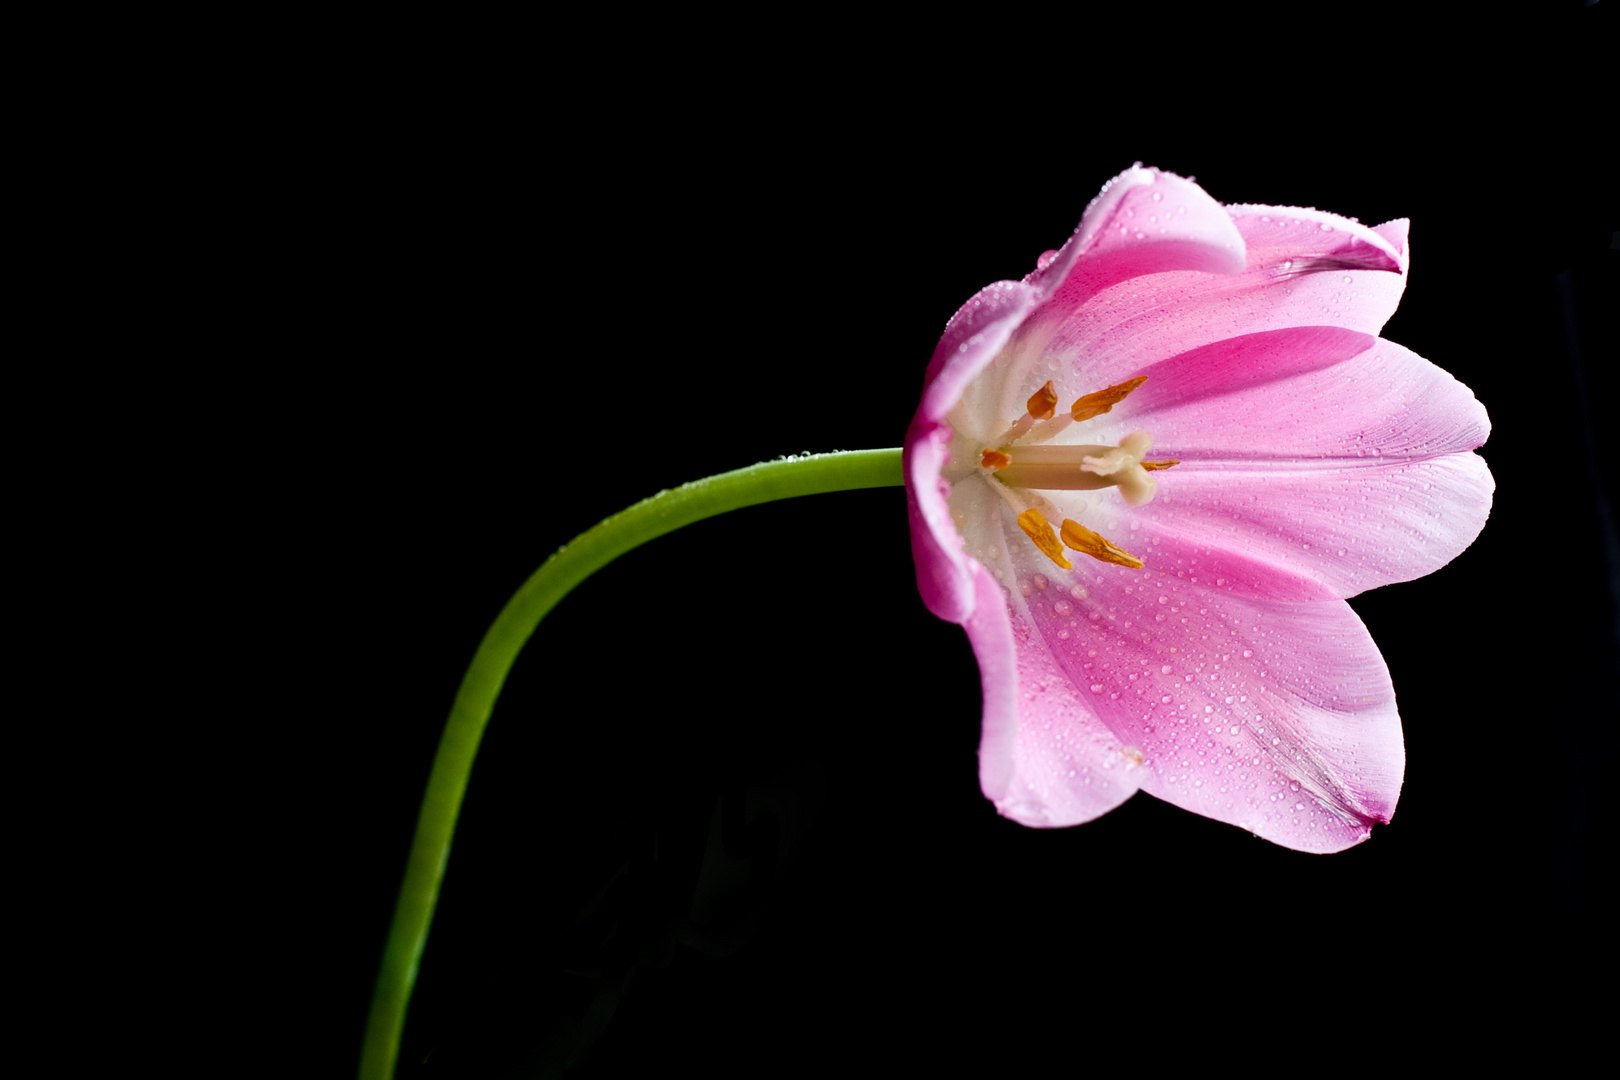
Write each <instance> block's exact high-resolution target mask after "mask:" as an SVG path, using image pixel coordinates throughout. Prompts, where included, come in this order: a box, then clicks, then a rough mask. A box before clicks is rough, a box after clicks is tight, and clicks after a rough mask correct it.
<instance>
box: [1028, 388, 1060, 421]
mask: <svg viewBox="0 0 1620 1080" xmlns="http://www.w3.org/2000/svg"><path fill="white" fill-rule="evenodd" d="M1057 401H1058V396H1057V391H1056V390H1053V389H1052V380H1051V379H1047V380H1046V385H1045V386H1043V387H1041V388H1040V389H1039V390H1037V391H1035V392H1034V393H1033V394H1031V395H1029V400H1028V401H1026V402H1025V403H1024V407H1025V408H1026V409H1028V410H1029V415H1031V416H1033V417H1034V418H1035V419H1037V420H1050V419H1052V414H1053V413H1054V412H1056V411H1057Z"/></svg>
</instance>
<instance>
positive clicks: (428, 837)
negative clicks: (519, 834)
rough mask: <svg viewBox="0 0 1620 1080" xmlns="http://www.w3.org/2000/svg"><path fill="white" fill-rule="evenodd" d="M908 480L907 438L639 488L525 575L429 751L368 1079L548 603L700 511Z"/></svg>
mask: <svg viewBox="0 0 1620 1080" xmlns="http://www.w3.org/2000/svg"><path fill="white" fill-rule="evenodd" d="M902 483H904V481H903V479H902V478H901V474H900V451H899V449H890V450H854V451H843V452H839V453H833V454H815V455H810V456H806V457H798V458H786V459H784V460H782V461H767V462H764V463H762V464H759V465H751V466H749V467H748V468H746V469H737V470H736V471H734V472H728V473H721V474H720V475H719V476H711V477H709V478H708V479H705V480H694V481H693V482H692V483H690V484H682V485H681V486H680V487H678V488H675V489H674V490H672V491H661V492H659V493H658V494H657V495H654V496H653V497H652V498H650V499H643V500H642V501H641V502H638V503H636V504H635V505H634V506H632V507H630V508H629V509H628V510H622V511H620V512H619V513H617V514H614V515H613V516H612V517H610V518H608V519H607V520H606V521H603V522H602V523H601V524H599V525H597V526H596V527H595V528H593V529H590V530H588V531H587V532H585V533H582V534H581V535H580V536H578V537H576V538H575V539H574V541H573V542H572V543H570V544H568V545H567V546H565V547H563V548H562V549H561V550H560V551H558V552H557V553H556V554H555V555H553V556H552V557H551V558H549V559H547V560H546V561H545V563H544V565H542V566H541V567H540V569H538V570H536V571H535V572H534V574H533V576H531V577H530V578H529V580H528V581H526V582H524V583H523V587H522V588H521V589H519V590H518V591H517V593H516V594H515V595H514V596H513V597H512V599H510V600H508V601H507V603H506V607H504V608H502V609H501V613H500V615H498V616H496V618H495V622H494V624H493V625H492V626H491V627H490V628H489V632H488V633H486V634H485V635H484V640H483V642H482V643H480V644H479V646H478V652H477V653H475V654H474V655H473V659H472V664H471V665H470V666H469V667H468V668H467V674H466V675H465V676H464V677H463V678H462V680H461V689H460V690H458V691H457V692H456V700H455V703H454V704H452V705H451V706H450V719H449V721H448V722H447V723H446V724H445V728H444V735H443V736H442V737H441V738H440V740H439V750H438V753H437V754H436V755H435V756H434V758H433V771H432V773H431V774H430V775H429V776H428V784H427V792H426V793H425V794H424V795H423V796H422V812H421V814H420V815H419V816H418V817H417V819H416V837H415V839H414V840H412V842H411V854H410V859H409V860H408V861H407V863H406V865H405V881H404V884H402V885H401V886H400V890H399V902H398V903H397V904H396V905H395V907H394V921H393V924H392V925H391V926H390V927H389V929H388V942H387V944H386V945H385V946H384V949H383V957H382V967H381V969H380V970H379V971H378V972H377V986H376V989H375V991H374V992H373V994H372V998H371V1016H370V1018H369V1019H368V1020H367V1021H366V1034H365V1042H364V1044H363V1045H362V1046H361V1051H360V1078H361V1080H390V1078H391V1077H392V1076H393V1074H394V1062H395V1059H396V1058H397V1057H398V1055H399V1039H400V1034H401V1032H402V1031H403V1030H404V1027H405V1010H406V1007H407V1006H408V1004H409V1003H410V997H411V988H412V986H413V985H414V984H415V982H416V968H417V964H418V962H419V961H420V960H421V958H422V948H423V946H424V945H426V943H427V935H428V926H429V924H430V923H431V922H432V921H433V907H434V905H435V904H436V903H437V902H438V899H439V883H440V882H441V881H442V880H443V879H444V868H445V863H446V861H447V860H448V859H449V857H450V838H451V837H452V836H453V835H454V834H455V831H456V816H457V815H458V814H459V813H460V812H461V800H462V797H463V796H464V795H465V794H466V792H467V779H468V776H469V775H470V774H471V772H472V766H473V759H474V758H475V757H476V756H477V754H478V743H479V741H480V740H481V739H482V738H483V736H484V727H485V725H486V724H488V723H489V716H490V712H491V711H492V710H493V709H494V708H495V699H496V698H497V697H499V696H500V692H501V686H502V684H504V683H505V682H506V673H507V672H508V671H510V670H511V669H512V664H513V662H514V661H515V660H516V659H517V655H518V653H519V651H521V650H522V648H523V645H524V643H525V642H526V641H528V640H529V635H530V634H532V633H534V628H535V627H536V626H538V625H539V624H540V620H541V619H542V618H544V617H545V614H546V612H548V611H550V610H551V609H552V608H553V607H555V606H556V604H557V602H558V601H559V600H561V599H562V598H563V597H564V596H567V595H568V593H569V591H570V590H571V589H573V587H574V586H575V585H578V584H579V583H580V582H582V581H584V580H585V579H586V578H588V577H590V576H591V574H593V573H595V572H596V571H597V570H600V569H601V568H602V567H604V566H606V565H607V564H608V563H610V562H612V561H613V560H614V559H617V558H618V557H619V556H620V555H623V554H624V553H625V552H627V551H629V550H631V549H632V548H635V547H638V546H639V545H641V544H645V543H646V542H647V541H648V540H651V539H653V538H654V537H658V536H662V535H664V534H665V533H667V532H673V531H675V530H676V529H679V528H680V527H681V526H683V525H690V524H692V523H693V522H694V521H702V520H703V519H704V518H707V517H713V516H714V515H716V514H723V513H725V512H727V511H728V510H737V509H740V508H741V507H744V506H753V505H754V504H756V503H763V502H772V501H774V500H776V499H791V498H793V497H795V496H798V495H816V494H820V493H822V492H827V491H852V490H855V489H857V488H874V487H897V486H899V485H900V484H902Z"/></svg>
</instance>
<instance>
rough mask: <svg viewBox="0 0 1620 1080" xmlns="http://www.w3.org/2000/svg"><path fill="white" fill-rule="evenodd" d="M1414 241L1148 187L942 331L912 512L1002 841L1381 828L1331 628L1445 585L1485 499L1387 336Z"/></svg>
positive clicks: (1177, 184)
mask: <svg viewBox="0 0 1620 1080" xmlns="http://www.w3.org/2000/svg"><path fill="white" fill-rule="evenodd" d="M1406 232H1407V222H1406V221H1404V220H1402V221H1393V222H1390V223H1388V224H1386V225H1380V226H1378V227H1376V228H1368V227H1367V226H1364V225H1361V224H1359V223H1357V222H1355V221H1351V220H1347V219H1345V218H1342V217H1337V216H1335V215H1333V214H1326V213H1322V212H1320V211H1316V210H1305V209H1297V208H1282V207H1267V206H1224V207H1223V206H1221V205H1220V204H1218V203H1216V202H1215V201H1214V200H1213V199H1211V198H1210V197H1209V196H1208V195H1207V194H1205V193H1204V191H1203V190H1202V189H1201V188H1199V187H1198V186H1197V185H1196V184H1194V183H1193V182H1191V181H1190V180H1184V179H1182V178H1180V177H1177V176H1173V175H1171V174H1169V173H1164V172H1159V171H1158V170H1155V169H1144V168H1142V167H1140V166H1135V167H1133V168H1131V169H1129V170H1127V171H1126V172H1124V173H1122V174H1121V175H1120V176H1118V177H1115V178H1114V179H1113V180H1112V181H1110V182H1109V183H1108V184H1107V185H1106V186H1105V187H1104V188H1103V190H1102V192H1101V193H1100V194H1099V195H1098V196H1097V197H1096V199H1094V200H1093V201H1092V203H1091V205H1090V206H1089V207H1087V209H1086V212H1085V215H1084V217H1082V219H1081V221H1080V224H1079V227H1078V228H1076V230H1075V232H1074V235H1073V236H1071V237H1070V238H1069V240H1068V242H1067V243H1066V244H1064V245H1063V247H1062V248H1061V249H1059V250H1057V251H1055V252H1047V253H1046V254H1045V255H1043V256H1041V258H1040V259H1039V261H1038V263H1037V268H1036V269H1035V271H1034V272H1033V273H1031V274H1029V275H1028V276H1027V277H1025V278H1024V279H1023V280H1022V281H1018V282H1013V281H1000V282H996V283H995V284H993V285H990V286H988V287H986V288H985V289H983V290H981V291H980V292H979V293H978V295H976V296H974V297H973V298H972V299H971V300H969V301H968V302H967V304H965V305H964V306H963V307H962V309H961V310H960V311H958V312H957V313H956V314H955V315H954V316H953V317H952V318H951V320H950V323H949V324H948V325H947V326H946V328H945V334H944V337H943V338H941V340H940V343H939V347H938V348H937V349H936V350H935V351H934V356H933V360H932V361H931V362H930V363H929V366H928V372H927V377H926V380H925V388H924V391H923V398H922V404H921V405H920V406H919V407H918V409H917V414H916V417H915V419H913V421H912V424H911V427H910V430H909V431H908V432H907V435H906V444H905V476H906V490H907V497H908V501H909V508H910V516H911V537H912V548H913V552H914V554H915V556H916V562H917V583H918V586H919V588H920V590H921V592H922V596H923V600H924V602H925V603H926V604H927V605H928V607H929V610H931V611H933V612H934V614H936V615H938V616H939V617H940V618H942V619H947V620H949V621H951V622H955V623H960V624H961V625H962V626H963V627H964V628H965V629H966V630H967V633H968V637H969V640H970V641H971V643H972V646H973V651H974V655H975V656H976V657H977V659H978V663H979V670H980V677H981V683H982V687H983V694H984V725H983V733H982V741H981V744H980V750H979V778H980V785H981V787H982V789H983V791H984V794H985V796H986V797H987V798H989V799H990V800H991V801H992V802H993V803H994V804H995V806H996V809H997V810H998V811H999V812H1000V813H1001V814H1003V815H1005V816H1006V817H1009V818H1012V819H1013V820H1014V821H1018V822H1021V823H1023V824H1025V825H1031V826H1047V827H1049V826H1062V825H1074V824H1078V823H1080V822H1084V821H1089V820H1091V819H1093V818H1095V817H1097V816H1099V815H1101V814H1103V813H1105V812H1107V811H1108V810H1110V809H1112V808H1113V807H1115V806H1118V805H1119V804H1120V803H1121V802H1123V801H1124V800H1125V799H1127V798H1129V797H1130V796H1131V794H1132V793H1134V792H1136V791H1138V790H1142V791H1146V792H1148V793H1149V794H1150V795H1153V796H1155V797H1157V798H1160V799H1165V800H1168V801H1169V802H1172V803H1174V804H1176V805H1177V806H1180V807H1182V808H1184V809H1187V810H1191V811H1193V812H1194V813H1198V814H1203V815H1204V816H1206V817H1211V818H1215V819H1216V820H1219V821H1225V822H1230V823H1231V824H1233V825H1238V826H1241V827H1243V828H1245V829H1248V830H1250V831H1251V832H1253V833H1255V834H1256V835H1258V836H1263V837H1265V838H1266V839H1268V840H1271V841H1273V842H1275V843H1278V844H1281V845H1284V846H1286V847H1290V848H1295V849H1298V850H1302V851H1321V852H1326V851H1339V850H1342V849H1344V848H1346V847H1349V846H1351V845H1353V844H1356V843H1359V842H1361V841H1362V840H1365V839H1366V838H1367V836H1368V834H1369V833H1370V831H1371V827H1372V823H1373V822H1375V821H1382V822H1387V821H1389V820H1390V817H1391V815H1392V814H1393V813H1394V810H1395V802H1396V799H1397V798H1398V796H1399V794H1400V788H1401V778H1402V774H1403V772H1404V769H1405V751H1404V748H1403V746H1402V740H1401V726H1400V717H1399V715H1398V714H1397V712H1396V708H1395V695H1394V690H1393V688H1392V686H1391V684H1390V678H1389V671H1388V669H1387V668H1386V667H1385V665H1384V661H1383V658H1382V657H1381V656H1380V655H1379V652H1378V648H1377V646H1375V645H1374V644H1373V640H1372V638H1371V636H1370V635H1369V634H1368V633H1367V630H1366V628H1365V627H1364V626H1363V625H1362V623H1361V620H1360V619H1359V618H1357V617H1356V615H1355V613H1354V612H1353V611H1351V609H1350V606H1349V605H1348V604H1347V603H1345V598H1346V597H1350V596H1354V595H1356V594H1357V593H1359V592H1362V591H1363V590H1365V589H1371V588H1376V587H1377V586H1380V585H1386V584H1389V583H1391V582H1397V581H1409V580H1411V579H1413V578H1417V577H1421V576H1422V575H1424V574H1427V573H1430V572H1432V571H1434V570H1436V569H1438V568H1440V567H1441V566H1443V565H1445V564H1446V563H1447V562H1449V561H1450V560H1451V559H1453V558H1455V557H1456V556H1457V555H1458V554H1459V553H1461V552H1462V550H1463V549H1464V548H1466V547H1468V545H1469V544H1470V543H1472V542H1473V540H1474V538H1475V537H1476V536H1478V535H1479V532H1480V530H1481V529H1482V528H1483V527H1484V524H1485V518H1486V516H1487V515H1488V514H1489V512H1490V507H1491V495H1492V492H1493V490H1494V484H1493V482H1492V479H1491V474H1490V471H1489V469H1487V467H1486V465H1485V462H1484V461H1483V460H1482V459H1481V458H1480V457H1479V456H1478V455H1477V454H1474V453H1472V451H1473V449H1474V448H1475V447H1477V446H1479V445H1480V444H1482V443H1483V442H1484V441H1485V439H1486V436H1487V435H1488V434H1489V431H1490V422H1489V420H1488V419H1487V418H1486V415H1485V409H1484V408H1483V407H1482V406H1481V405H1480V404H1479V402H1478V401H1476V400H1475V399H1474V396H1473V394H1472V392H1470V391H1469V389H1468V388H1467V387H1466V386H1464V385H1462V384H1461V383H1459V382H1457V381H1456V380H1455V379H1453V378H1452V377H1451V376H1450V375H1448V374H1447V373H1446V372H1444V371H1441V370H1440V369H1439V368H1437V367H1435V366H1434V365H1433V364H1431V363H1429V362H1428V361H1427V360H1424V359H1423V358H1422V357H1419V356H1417V355H1415V354H1414V353H1412V352H1410V351H1408V350H1407V349H1404V348H1402V347H1401V346H1400V345H1396V344H1394V343H1393V342H1389V341H1385V340H1383V339H1382V338H1380V337H1379V336H1378V332H1379V330H1380V329H1381V328H1382V326H1383V324H1384V322H1385V321H1386V320H1387V319H1388V318H1389V317H1390V315H1391V314H1393V313H1394V311H1395V306H1396V304H1397V302H1398V301H1399V300H1400V296H1401V292H1402V290H1403V288H1404V287H1405V284H1406V272H1407V265H1408V253H1407V243H1406ZM1070 403H1072V405H1071V404H1070Z"/></svg>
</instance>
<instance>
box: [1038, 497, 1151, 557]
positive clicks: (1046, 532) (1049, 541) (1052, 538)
mask: <svg viewBox="0 0 1620 1080" xmlns="http://www.w3.org/2000/svg"><path fill="white" fill-rule="evenodd" d="M1018 527H1019V528H1020V529H1023V530H1024V534H1025V535H1026V536H1028V537H1029V538H1030V539H1031V540H1033V541H1035V546H1036V547H1038V548H1040V549H1041V554H1043V555H1045V556H1046V557H1047V558H1048V559H1051V560H1052V561H1053V562H1055V563H1057V564H1058V565H1059V566H1061V567H1063V569H1065V570H1072V569H1074V564H1073V563H1072V562H1070V561H1069V560H1068V559H1067V558H1065V557H1064V555H1063V545H1061V544H1059V543H1058V538H1057V535H1056V534H1055V533H1053V532H1052V526H1050V525H1048V524H1047V523H1046V517H1045V516H1044V515H1043V514H1042V513H1041V512H1040V511H1039V510H1035V509H1030V510H1025V511H1024V512H1023V513H1022V514H1019V515H1018ZM1138 565H1140V564H1138Z"/></svg>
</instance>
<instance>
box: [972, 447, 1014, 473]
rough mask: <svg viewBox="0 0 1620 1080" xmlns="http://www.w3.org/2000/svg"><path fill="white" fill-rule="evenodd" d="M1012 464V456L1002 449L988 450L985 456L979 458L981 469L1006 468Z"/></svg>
mask: <svg viewBox="0 0 1620 1080" xmlns="http://www.w3.org/2000/svg"><path fill="white" fill-rule="evenodd" d="M1011 464H1012V458H1010V457H1008V456H1007V455H1006V454H1003V453H1002V452H1001V451H1000V450H986V451H985V452H984V456H983V457H981V458H979V468H981V469H1005V468H1006V467H1007V466H1008V465H1011Z"/></svg>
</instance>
